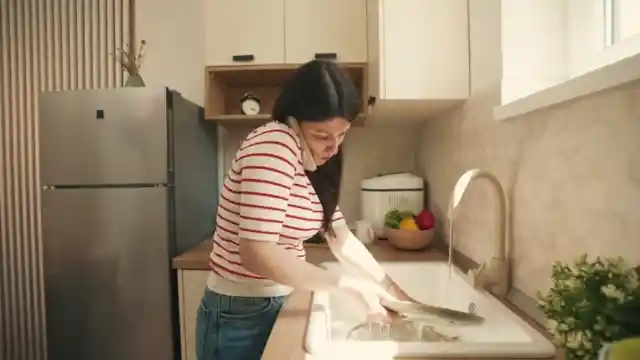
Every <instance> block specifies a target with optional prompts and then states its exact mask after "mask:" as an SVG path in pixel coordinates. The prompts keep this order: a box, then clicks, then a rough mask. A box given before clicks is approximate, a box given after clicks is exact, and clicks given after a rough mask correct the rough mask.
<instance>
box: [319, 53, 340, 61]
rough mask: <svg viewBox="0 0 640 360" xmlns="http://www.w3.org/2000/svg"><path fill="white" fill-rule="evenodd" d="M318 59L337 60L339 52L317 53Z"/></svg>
mask: <svg viewBox="0 0 640 360" xmlns="http://www.w3.org/2000/svg"><path fill="white" fill-rule="evenodd" d="M315 58H316V60H337V59H338V54H336V53H316V55H315Z"/></svg>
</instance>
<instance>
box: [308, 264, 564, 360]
mask: <svg viewBox="0 0 640 360" xmlns="http://www.w3.org/2000/svg"><path fill="white" fill-rule="evenodd" d="M382 265H383V267H384V268H385V269H386V270H387V273H388V274H389V276H391V277H392V278H393V279H394V280H395V281H396V282H398V283H399V284H400V285H401V286H402V287H403V288H404V289H405V291H407V293H408V294H409V295H411V296H412V297H414V298H415V299H416V300H418V301H421V302H424V303H427V304H430V305H436V306H442V307H448V308H451V309H455V310H461V311H470V312H474V313H475V314H477V315H480V316H482V317H484V318H485V321H484V323H482V324H474V325H461V324H451V323H449V322H447V321H437V322H429V323H428V324H427V325H430V326H431V328H432V329H434V330H436V331H437V332H438V333H441V334H445V335H447V336H450V337H454V338H455V340H452V341H449V342H444V341H439V340H435V341H434V340H429V341H416V340H406V341H405V340H403V338H400V339H398V337H397V336H395V337H394V336H391V335H389V330H388V328H386V329H387V330H386V331H387V337H386V338H384V336H382V337H381V336H380V331H382V335H384V331H385V330H384V329H385V328H384V327H383V328H380V327H379V325H372V327H371V326H366V327H364V328H361V330H360V331H361V332H362V331H364V332H365V334H366V333H369V334H372V333H371V331H372V332H373V333H376V334H378V335H377V336H376V337H375V338H374V339H373V340H372V339H371V337H369V338H366V337H364V338H362V337H359V338H357V339H355V340H354V339H353V338H349V339H347V336H348V334H349V332H350V331H351V330H352V329H353V328H354V327H357V326H358V325H360V324H362V323H363V322H364V321H365V319H366V318H365V316H364V314H363V313H359V312H358V311H357V308H355V307H353V306H352V303H351V301H352V300H351V299H349V298H346V297H341V296H336V295H331V294H328V293H323V292H314V293H313V295H312V305H311V314H310V317H309V322H308V325H307V331H306V337H305V347H306V350H307V351H308V352H309V353H311V354H314V355H319V356H336V358H347V357H345V356H358V357H361V358H363V359H365V358H368V357H366V356H374V355H375V356H376V359H385V358H388V359H391V358H393V357H405V358H416V357H418V358H429V357H440V358H441V357H456V358H465V357H476V358H477V357H483V358H530V359H531V358H551V357H553V356H555V353H556V349H555V347H554V346H553V344H552V343H551V342H550V341H548V340H547V339H546V338H545V337H543V336H542V335H541V334H540V333H539V332H537V331H536V330H535V329H533V328H532V327H531V326H530V325H529V324H527V323H526V322H525V321H523V320H522V319H520V318H519V317H518V316H517V315H516V314H514V313H513V312H512V311H511V310H509V308H507V307H506V306H504V305H503V304H502V303H501V302H499V301H498V300H497V299H496V298H494V297H493V296H492V295H491V294H489V293H488V292H486V291H480V290H476V289H474V288H473V287H471V286H470V285H469V284H468V283H467V282H466V281H465V276H464V274H463V273H462V272H461V271H460V270H459V269H457V268H453V269H452V271H451V273H449V267H448V265H447V263H444V262H388V263H382ZM322 266H323V267H325V268H326V269H328V270H330V271H339V272H342V273H350V274H352V275H355V273H354V271H353V269H350V268H348V267H345V266H343V265H341V264H340V263H337V262H328V263H323V264H322ZM376 326H377V328H376ZM362 329H365V330H362ZM393 331H395V330H393ZM393 338H395V339H393ZM349 358H350V357H349Z"/></svg>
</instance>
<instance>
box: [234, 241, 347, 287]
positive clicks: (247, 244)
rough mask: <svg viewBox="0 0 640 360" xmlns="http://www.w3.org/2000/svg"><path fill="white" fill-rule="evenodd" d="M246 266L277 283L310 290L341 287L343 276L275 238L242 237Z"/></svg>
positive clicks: (242, 254) (242, 252)
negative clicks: (320, 265) (306, 257)
mask: <svg viewBox="0 0 640 360" xmlns="http://www.w3.org/2000/svg"><path fill="white" fill-rule="evenodd" d="M240 256H241V257H242V264H243V265H244V266H245V268H246V269H247V270H249V271H251V272H253V273H255V274H258V275H260V276H263V277H266V278H268V279H271V280H273V281H275V282H277V283H280V284H283V285H288V286H291V287H294V288H302V289H306V290H310V291H328V292H332V291H334V290H336V289H338V288H339V287H340V280H341V279H340V276H339V274H337V273H332V272H329V271H327V270H324V269H321V268H319V267H317V266H315V265H312V264H310V263H308V262H306V261H304V260H302V259H300V258H299V257H297V256H295V255H293V254H292V253H291V252H290V251H287V250H286V249H283V248H282V247H280V246H278V245H277V244H275V243H272V242H265V241H252V240H245V239H243V240H241V241H240Z"/></svg>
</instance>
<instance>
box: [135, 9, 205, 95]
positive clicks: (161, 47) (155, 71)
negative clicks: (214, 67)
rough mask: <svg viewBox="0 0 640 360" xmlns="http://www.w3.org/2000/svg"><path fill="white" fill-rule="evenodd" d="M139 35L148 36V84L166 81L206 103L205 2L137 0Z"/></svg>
mask: <svg viewBox="0 0 640 360" xmlns="http://www.w3.org/2000/svg"><path fill="white" fill-rule="evenodd" d="M135 5H136V8H135V16H136V38H137V39H138V41H140V40H146V41H147V46H146V48H145V51H146V55H145V59H144V63H143V65H142V69H141V70H140V73H141V74H142V77H143V79H144V80H145V82H146V84H147V85H150V86H151V85H164V86H168V87H170V88H172V89H173V90H176V91H178V92H180V93H181V94H182V96H184V97H185V98H186V99H189V100H191V101H193V102H195V103H196V104H199V105H204V67H205V61H204V46H203V45H204V43H205V36H204V35H205V34H204V33H205V31H204V28H205V27H204V16H202V12H203V11H204V3H203V1H202V0H189V1H177V0H136V2H135Z"/></svg>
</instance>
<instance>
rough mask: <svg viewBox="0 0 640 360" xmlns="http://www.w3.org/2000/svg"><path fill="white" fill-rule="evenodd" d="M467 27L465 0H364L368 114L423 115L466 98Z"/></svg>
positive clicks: (467, 78)
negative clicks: (369, 97) (370, 98)
mask: <svg viewBox="0 0 640 360" xmlns="http://www.w3.org/2000/svg"><path fill="white" fill-rule="evenodd" d="M468 29H469V22H468V12H467V0H446V1H444V0H368V3H367V33H368V55H369V90H370V95H372V96H374V97H376V99H377V100H378V101H376V103H375V106H374V107H373V108H372V114H371V115H372V116H373V117H374V118H375V117H376V114H377V113H384V114H393V115H394V117H396V118H397V117H412V118H416V119H424V118H426V117H429V116H432V115H434V114H436V113H438V112H440V111H442V110H444V109H447V108H451V107H453V106H456V105H458V104H460V103H462V102H463V101H464V100H466V99H467V98H468V97H469V35H468V33H469V32H468ZM387 110H388V111H387Z"/></svg>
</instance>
